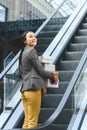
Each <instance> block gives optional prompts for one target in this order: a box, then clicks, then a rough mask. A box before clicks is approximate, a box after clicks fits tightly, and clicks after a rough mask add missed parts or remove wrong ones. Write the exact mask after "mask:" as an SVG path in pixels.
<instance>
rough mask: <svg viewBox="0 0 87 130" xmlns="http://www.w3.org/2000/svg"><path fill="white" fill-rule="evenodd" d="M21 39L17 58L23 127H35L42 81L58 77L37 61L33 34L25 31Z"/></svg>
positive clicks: (35, 39)
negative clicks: (20, 85) (22, 46)
mask: <svg viewBox="0 0 87 130" xmlns="http://www.w3.org/2000/svg"><path fill="white" fill-rule="evenodd" d="M22 40H23V43H24V45H25V47H24V48H23V49H22V51H21V53H20V58H19V70H20V77H21V78H22V80H23V84H22V87H21V90H20V91H21V100H22V103H23V107H24V114H25V118H24V124H23V128H24V129H25V128H26V129H27V128H35V127H37V124H38V117H39V113H40V106H41V94H42V89H43V88H44V86H45V82H44V81H46V79H50V81H51V83H53V84H57V81H58V79H57V77H56V76H55V75H56V74H55V72H50V71H46V70H44V68H43V66H42V64H41V62H40V61H39V57H38V54H37V51H36V49H34V47H35V46H36V45H37V38H36V36H35V34H34V33H33V32H31V31H28V32H25V33H24V34H23V35H22ZM44 92H45V91H44Z"/></svg>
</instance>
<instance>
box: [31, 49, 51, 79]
mask: <svg viewBox="0 0 87 130" xmlns="http://www.w3.org/2000/svg"><path fill="white" fill-rule="evenodd" d="M29 60H30V63H31V64H32V66H33V67H34V69H35V71H36V72H37V73H38V74H39V75H40V76H41V77H42V78H44V79H45V78H49V79H52V74H51V72H50V71H46V70H44V68H43V66H42V64H41V62H40V61H39V58H38V54H37V51H36V50H35V49H32V50H31V51H30V53H29Z"/></svg>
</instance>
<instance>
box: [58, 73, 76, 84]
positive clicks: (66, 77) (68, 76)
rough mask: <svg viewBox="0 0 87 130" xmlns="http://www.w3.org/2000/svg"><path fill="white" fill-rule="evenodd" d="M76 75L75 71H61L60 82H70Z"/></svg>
mask: <svg viewBox="0 0 87 130" xmlns="http://www.w3.org/2000/svg"><path fill="white" fill-rule="evenodd" d="M73 74H74V71H59V81H61V82H62V81H63V82H64V81H65V82H66V81H70V80H71V78H72V76H73Z"/></svg>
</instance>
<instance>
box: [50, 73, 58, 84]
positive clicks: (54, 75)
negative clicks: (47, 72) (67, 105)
mask: <svg viewBox="0 0 87 130" xmlns="http://www.w3.org/2000/svg"><path fill="white" fill-rule="evenodd" d="M51 74H52V79H51V83H52V84H57V82H58V72H56V71H53V72H51Z"/></svg>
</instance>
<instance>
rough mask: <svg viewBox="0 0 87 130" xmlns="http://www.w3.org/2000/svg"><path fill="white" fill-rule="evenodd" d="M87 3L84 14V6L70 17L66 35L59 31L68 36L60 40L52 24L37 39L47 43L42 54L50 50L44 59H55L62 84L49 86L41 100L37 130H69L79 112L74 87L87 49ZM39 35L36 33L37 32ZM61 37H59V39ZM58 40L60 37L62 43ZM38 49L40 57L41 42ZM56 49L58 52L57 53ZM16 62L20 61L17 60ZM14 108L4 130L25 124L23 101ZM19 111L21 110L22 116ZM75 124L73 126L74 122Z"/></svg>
mask: <svg viewBox="0 0 87 130" xmlns="http://www.w3.org/2000/svg"><path fill="white" fill-rule="evenodd" d="M86 4H87V2H86V1H85V2H83V5H82V7H84V11H83V10H82V7H81V8H80V10H75V12H76V11H77V12H78V15H79V16H77V15H72V17H69V19H70V20H71V18H73V19H72V23H71V24H70V25H69V20H67V21H66V23H65V25H67V26H66V30H65V32H64V28H61V30H60V32H62V29H63V33H65V34H63V33H61V34H62V35H61V38H60V32H59V33H58V30H57V27H58V26H56V31H53V29H54V30H55V27H54V25H53V26H52V24H51V26H50V23H48V24H47V25H46V26H45V29H47V28H48V25H49V28H48V30H46V32H45V33H44V30H42V31H41V33H40V34H39V35H38V36H37V37H40V39H39V42H40V43H41V44H44V43H46V44H44V45H43V47H42V48H43V51H42V52H44V50H45V49H46V48H47V47H48V48H47V49H46V51H45V52H44V53H43V56H51V57H52V59H53V63H54V64H55V65H56V70H57V71H59V80H60V83H59V88H50V87H49V88H48V94H46V95H45V96H43V97H42V106H41V112H40V117H39V123H40V124H41V125H40V126H39V127H38V128H36V129H43V130H49V129H50V130H51V129H52V130H53V129H55V130H58V129H59V130H66V129H68V128H69V127H70V126H69V124H71V122H72V117H73V115H74V113H75V111H76V106H75V99H74V98H75V95H74V89H75V88H74V85H75V83H76V81H77V79H78V76H79V75H80V72H81V71H78V67H77V66H78V64H79V63H80V60H81V57H82V55H83V54H84V51H85V49H86V48H87V40H86V35H87V33H86V23H87V18H86V9H85V8H86V7H85V6H86ZM81 11H82V12H81ZM75 12H74V13H75ZM77 17H78V18H77ZM76 18H77V19H80V20H79V21H78V25H77V23H76V21H75V20H76ZM65 19H66V18H65ZM67 23H68V24H67ZM73 24H74V27H75V26H76V28H74V29H73V30H72V31H71V30H69V29H70V28H71V27H72V26H73ZM68 31H69V33H68ZM57 33H58V34H57ZM67 33H68V34H67ZM36 34H37V32H36ZM42 34H43V35H44V36H45V39H44V38H43V35H42ZM47 34H48V36H50V39H49V37H48V36H47ZM53 34H54V35H53ZM58 35H59V37H58ZM65 35H67V37H66V40H65V41H64V42H63V43H62V45H63V44H64V45H63V47H62V48H60V44H61V42H62V40H64V39H63V38H64V36H65ZM69 35H70V36H69ZM46 36H47V37H46ZM52 36H53V38H54V36H55V38H54V39H53V40H52ZM59 38H60V40H59ZM67 39H68V40H67ZM84 39H85V40H84ZM58 40H59V43H58ZM54 41H56V43H55V45H54ZM50 42H51V44H50V46H49V44H48V46H47V43H50ZM37 50H38V52H39V55H41V54H42V53H41V51H39V50H41V49H40V46H39V43H38V46H37ZM48 50H49V51H48ZM56 50H57V52H56ZM46 52H47V53H46ZM48 53H49V54H48ZM86 54H87V53H86ZM15 59H16V61H17V59H18V57H17V58H15ZM82 59H83V58H82ZM14 61H15V60H14ZM16 61H15V63H16ZM13 64H14V62H13V63H12V65H13ZM12 65H11V66H12ZM81 67H82V66H81ZM81 69H82V68H81ZM76 71H78V75H76V74H77V73H76ZM6 72H7V70H6ZM4 73H5V72H4ZM3 75H4V74H3ZM8 75H9V73H8V74H7V76H8ZM5 78H7V77H5ZM17 80H18V81H19V79H17ZM73 81H74V82H73ZM20 84H21V81H20ZM71 84H72V85H71ZM16 85H17V83H16ZM18 94H19V93H18ZM16 95H17V93H16ZM17 96H18V95H17ZM54 101H55V102H54ZM64 105H65V106H64ZM15 106H16V111H15V109H13V111H12V109H11V110H10V112H9V116H8V117H9V120H7V121H6V122H5V123H4V125H2V127H1V128H2V129H9V128H12V129H13V128H21V125H22V122H23V110H22V106H21V102H20V101H18V102H17V103H16V105H15ZM63 107H64V108H63ZM8 108H9V106H8ZM18 111H20V113H19V112H18ZM45 113H46V114H45ZM15 115H16V117H15ZM75 119H76V115H75V117H74V120H75ZM12 120H14V124H13V123H12ZM10 125H11V126H10ZM12 125H13V126H12ZM72 125H73V123H72ZM72 125H71V126H72ZM70 130H71V127H70ZM74 130H76V129H74Z"/></svg>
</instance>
